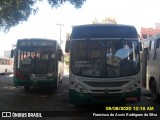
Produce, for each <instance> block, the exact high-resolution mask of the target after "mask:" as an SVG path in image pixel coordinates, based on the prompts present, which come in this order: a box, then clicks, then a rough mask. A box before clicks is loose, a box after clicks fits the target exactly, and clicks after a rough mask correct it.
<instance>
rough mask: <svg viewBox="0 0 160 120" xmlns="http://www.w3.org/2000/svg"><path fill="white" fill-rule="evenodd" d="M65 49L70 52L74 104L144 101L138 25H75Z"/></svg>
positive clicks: (70, 76) (71, 93) (70, 96)
mask: <svg viewBox="0 0 160 120" xmlns="http://www.w3.org/2000/svg"><path fill="white" fill-rule="evenodd" d="M65 51H66V52H69V53H70V67H69V68H70V71H69V99H70V103H71V104H75V105H84V104H92V103H117V104H118V103H132V102H139V101H140V98H141V83H140V81H141V73H140V45H139V35H138V34H137V31H136V29H135V27H133V26H129V25H118V24H91V25H79V26H74V27H73V29H72V34H71V37H70V40H68V41H67V42H66V48H65Z"/></svg>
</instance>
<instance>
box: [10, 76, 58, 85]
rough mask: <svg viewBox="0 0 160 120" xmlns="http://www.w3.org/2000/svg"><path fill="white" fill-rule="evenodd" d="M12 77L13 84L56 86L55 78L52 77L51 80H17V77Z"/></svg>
mask: <svg viewBox="0 0 160 120" xmlns="http://www.w3.org/2000/svg"><path fill="white" fill-rule="evenodd" d="M13 79H14V85H15V86H51V87H56V85H57V79H56V78H54V79H53V80H19V79H17V78H15V77H14V78H13Z"/></svg>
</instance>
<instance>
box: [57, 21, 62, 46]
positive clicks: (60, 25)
mask: <svg viewBox="0 0 160 120" xmlns="http://www.w3.org/2000/svg"><path fill="white" fill-rule="evenodd" d="M56 25H59V27H60V31H59V34H60V47H61V44H62V38H61V27H62V26H64V24H59V23H57V24H56Z"/></svg>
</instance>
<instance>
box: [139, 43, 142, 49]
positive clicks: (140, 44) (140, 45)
mask: <svg viewBox="0 0 160 120" xmlns="http://www.w3.org/2000/svg"><path fill="white" fill-rule="evenodd" d="M139 48H140V51H142V43H141V42H139Z"/></svg>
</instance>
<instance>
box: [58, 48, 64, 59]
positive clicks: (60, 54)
mask: <svg viewBox="0 0 160 120" xmlns="http://www.w3.org/2000/svg"><path fill="white" fill-rule="evenodd" d="M62 55H63V52H62V50H61V49H58V61H61V57H62Z"/></svg>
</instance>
